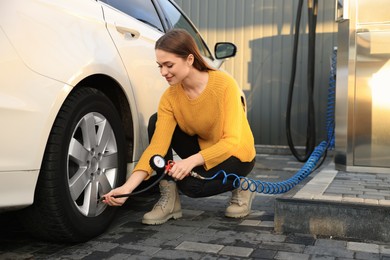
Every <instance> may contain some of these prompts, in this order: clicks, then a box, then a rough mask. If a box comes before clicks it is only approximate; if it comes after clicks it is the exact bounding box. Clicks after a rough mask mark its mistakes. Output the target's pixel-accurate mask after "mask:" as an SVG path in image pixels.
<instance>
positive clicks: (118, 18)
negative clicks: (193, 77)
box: [102, 0, 168, 160]
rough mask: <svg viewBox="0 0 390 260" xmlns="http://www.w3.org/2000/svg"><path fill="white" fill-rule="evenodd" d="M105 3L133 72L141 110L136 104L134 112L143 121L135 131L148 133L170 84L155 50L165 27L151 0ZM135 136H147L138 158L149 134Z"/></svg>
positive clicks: (111, 28) (109, 21)
mask: <svg viewBox="0 0 390 260" xmlns="http://www.w3.org/2000/svg"><path fill="white" fill-rule="evenodd" d="M104 2H105V3H106V4H103V5H102V7H103V11H104V16H105V20H106V22H107V29H108V31H109V33H110V35H111V37H112V39H113V41H114V43H115V45H116V47H117V49H118V52H119V54H120V56H121V58H122V61H123V63H124V66H125V68H126V70H127V73H128V75H129V79H130V83H131V85H132V90H131V91H132V92H133V94H134V98H135V102H136V108H137V109H138V110H135V109H136V108H135V107H134V108H133V107H132V113H133V114H134V113H136V115H135V116H137V117H138V122H139V125H138V128H137V127H136V128H137V129H135V131H139V132H138V133H142V132H146V131H147V129H146V128H147V124H148V120H149V117H150V116H151V115H152V114H153V113H156V112H157V107H158V103H159V100H160V97H161V95H162V93H163V92H164V91H165V89H166V88H167V87H168V84H167V83H166V81H165V80H164V79H163V77H162V76H161V75H160V71H159V69H158V66H157V63H156V57H155V51H154V45H155V42H156V41H157V39H158V38H160V37H161V36H162V35H163V27H162V25H161V22H160V19H159V17H158V15H157V13H156V11H155V8H154V6H153V4H152V2H151V1H145V0H132V1H123V0H107V1H104ZM130 15H134V16H135V17H133V16H130ZM127 91H129V90H127ZM133 116H134V115H133ZM134 122H135V123H136V122H137V120H135V121H134ZM134 135H135V138H142V137H143V140H141V141H142V146H143V147H134V160H138V158H139V157H140V155H141V153H142V152H143V150H144V149H145V148H146V146H147V145H148V140H146V138H147V135H140V134H137V132H135V133H134Z"/></svg>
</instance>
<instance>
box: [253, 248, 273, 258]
mask: <svg viewBox="0 0 390 260" xmlns="http://www.w3.org/2000/svg"><path fill="white" fill-rule="evenodd" d="M276 253H277V251H276V250H269V249H255V250H254V251H253V253H252V254H251V255H250V257H252V258H255V259H274V257H275V255H276Z"/></svg>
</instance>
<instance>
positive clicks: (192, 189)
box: [177, 178, 203, 198]
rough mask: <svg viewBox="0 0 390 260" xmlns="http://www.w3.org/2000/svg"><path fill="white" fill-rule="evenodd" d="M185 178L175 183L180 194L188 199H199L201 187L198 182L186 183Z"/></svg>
mask: <svg viewBox="0 0 390 260" xmlns="http://www.w3.org/2000/svg"><path fill="white" fill-rule="evenodd" d="M187 179H189V178H185V179H184V180H182V181H180V182H178V183H177V186H178V188H179V190H180V191H181V193H183V194H184V195H186V196H188V197H190V198H200V197H202V194H203V192H202V191H203V185H202V183H200V182H198V181H188V180H187Z"/></svg>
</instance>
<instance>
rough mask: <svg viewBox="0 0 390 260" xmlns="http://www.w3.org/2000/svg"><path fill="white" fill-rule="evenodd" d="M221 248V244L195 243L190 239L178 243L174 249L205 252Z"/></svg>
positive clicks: (212, 251)
mask: <svg viewBox="0 0 390 260" xmlns="http://www.w3.org/2000/svg"><path fill="white" fill-rule="evenodd" d="M222 248H223V245H215V244H206V243H196V242H190V241H184V242H183V243H181V244H180V245H178V246H177V247H176V248H175V249H178V250H186V251H197V252H206V253H218V252H219V251H220V250H221V249H222Z"/></svg>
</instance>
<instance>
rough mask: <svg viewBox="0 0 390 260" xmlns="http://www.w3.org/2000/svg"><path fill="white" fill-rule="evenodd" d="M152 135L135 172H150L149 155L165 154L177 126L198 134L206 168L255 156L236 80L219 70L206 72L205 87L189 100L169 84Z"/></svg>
mask: <svg viewBox="0 0 390 260" xmlns="http://www.w3.org/2000/svg"><path fill="white" fill-rule="evenodd" d="M157 115H158V119H157V123H156V129H155V132H154V135H153V138H152V140H151V142H150V145H149V146H148V148H147V149H146V150H145V151H144V153H143V154H142V156H141V158H140V160H139V162H138V164H137V165H136V167H135V169H134V171H136V170H144V171H146V172H148V173H149V176H150V174H151V173H152V172H153V170H152V168H151V167H150V165H149V160H150V158H151V157H152V156H153V155H155V154H159V155H162V156H165V154H166V152H167V150H168V147H169V146H170V143H171V139H172V135H173V132H174V130H175V127H176V125H179V127H180V129H181V130H182V131H184V132H185V133H187V134H188V135H191V136H193V135H197V136H198V141H199V146H200V149H201V151H200V154H201V155H202V156H203V158H204V161H205V164H204V167H205V169H206V170H208V169H211V168H213V167H214V166H216V165H218V164H220V163H221V162H223V161H224V160H226V159H228V158H229V157H231V156H235V157H237V158H238V159H240V160H241V161H242V162H250V161H252V160H253V159H254V157H255V155H256V151H255V146H254V138H253V134H252V131H251V129H250V126H249V123H248V120H247V118H246V116H245V112H244V109H243V106H242V104H241V100H240V91H239V88H238V86H237V83H236V81H235V80H234V79H233V78H232V77H231V76H229V75H228V74H227V73H225V72H222V71H209V80H208V83H207V86H206V88H205V89H204V90H203V92H202V93H201V95H200V96H199V97H197V98H196V99H189V98H188V97H187V95H186V94H185V92H184V90H183V88H182V86H181V84H176V85H172V86H170V87H169V88H168V89H167V90H166V91H165V92H164V94H163V96H162V97H161V100H160V104H159V107H158V112H157Z"/></svg>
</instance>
